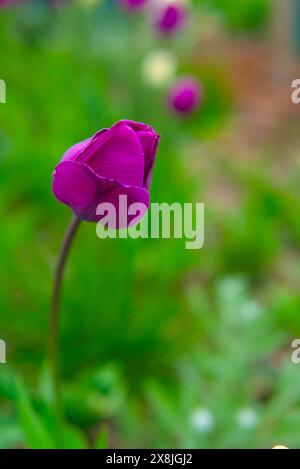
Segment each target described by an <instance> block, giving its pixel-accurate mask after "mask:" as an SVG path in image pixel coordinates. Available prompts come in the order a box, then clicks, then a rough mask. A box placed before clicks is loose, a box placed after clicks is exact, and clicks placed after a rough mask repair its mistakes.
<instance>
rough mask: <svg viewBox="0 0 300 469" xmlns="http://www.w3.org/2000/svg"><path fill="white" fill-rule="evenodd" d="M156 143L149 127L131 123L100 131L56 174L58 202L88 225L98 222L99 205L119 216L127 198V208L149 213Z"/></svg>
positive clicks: (73, 151)
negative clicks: (109, 207)
mask: <svg viewBox="0 0 300 469" xmlns="http://www.w3.org/2000/svg"><path fill="white" fill-rule="evenodd" d="M158 141H159V136H158V135H157V134H156V133H155V131H154V130H153V129H152V128H151V127H150V126H148V125H145V124H142V123H137V122H133V121H129V120H123V121H120V122H118V123H117V124H115V125H114V126H113V127H111V128H110V129H103V130H100V131H99V132H97V133H96V134H95V135H94V136H93V137H90V138H88V139H87V140H84V141H83V142H80V143H77V144H76V145H74V146H73V147H71V148H70V149H69V150H68V151H67V152H66V153H65V154H64V156H63V157H62V160H61V162H60V163H59V164H58V165H57V166H56V168H55V170H54V173H53V193H54V195H55V197H56V198H57V199H58V200H59V201H60V202H62V203H63V204H66V205H68V206H69V207H70V208H71V209H72V210H73V212H74V213H75V214H76V215H77V216H78V217H79V218H81V219H82V220H87V221H98V220H99V219H100V217H99V216H97V214H96V209H97V206H98V205H99V204H101V203H110V204H113V205H114V207H115V208H116V211H118V207H119V205H118V203H119V197H120V196H121V195H126V196H127V199H128V204H133V203H136V202H139V203H142V204H144V205H145V207H149V199H150V196H149V188H150V184H151V179H152V171H153V166H154V162H155V156H156V151H157V146H158ZM141 215H143V214H141ZM129 223H130V219H128V220H127V225H128V224H129ZM116 228H120V227H119V226H116Z"/></svg>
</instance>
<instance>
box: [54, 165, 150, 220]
mask: <svg viewBox="0 0 300 469" xmlns="http://www.w3.org/2000/svg"><path fill="white" fill-rule="evenodd" d="M53 192H54V195H55V197H56V198H57V199H58V200H60V201H61V202H62V203H63V204H65V205H68V206H69V207H71V209H72V210H73V211H74V213H75V214H76V215H77V216H78V217H79V218H81V219H83V220H86V221H99V220H100V219H101V216H99V215H97V214H96V209H97V207H98V205H99V204H101V203H111V204H112V205H113V206H114V207H115V210H116V215H117V225H116V226H115V227H111V228H116V229H120V228H126V227H127V226H128V225H129V223H130V222H131V221H132V219H134V218H135V217H134V216H133V215H132V216H127V213H126V214H123V223H119V221H118V220H119V216H120V213H119V200H120V199H119V197H120V196H121V195H123V196H127V205H128V206H129V205H131V204H133V203H141V204H143V205H144V208H143V210H142V212H141V213H140V214H139V219H140V218H141V217H142V216H143V215H144V214H145V212H146V211H147V209H148V207H149V192H148V191H147V190H146V189H144V188H142V187H135V186H129V185H126V184H121V183H120V182H118V181H114V180H112V179H110V178H106V177H102V176H99V175H98V174H97V173H96V172H95V171H93V170H92V169H91V168H90V167H89V166H88V165H86V164H85V163H82V162H78V161H62V162H61V163H59V164H58V166H57V167H56V169H55V171H54V174H53ZM136 221H137V220H136Z"/></svg>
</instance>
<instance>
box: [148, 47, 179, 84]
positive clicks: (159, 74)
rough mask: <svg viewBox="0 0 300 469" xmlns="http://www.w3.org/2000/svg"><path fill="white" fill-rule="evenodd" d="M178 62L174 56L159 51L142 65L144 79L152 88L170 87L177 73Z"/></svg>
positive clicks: (164, 51)
mask: <svg viewBox="0 0 300 469" xmlns="http://www.w3.org/2000/svg"><path fill="white" fill-rule="evenodd" d="M176 67H177V61H176V57H175V56H174V54H172V53H171V52H168V51H167V50H163V49H159V50H155V51H153V52H151V53H150V54H149V55H147V56H146V58H145V59H144V62H143V64H142V77H143V80H144V81H145V83H147V84H150V85H152V86H158V87H160V86H164V85H168V84H169V83H170V82H171V81H172V79H173V77H174V75H175V73H176Z"/></svg>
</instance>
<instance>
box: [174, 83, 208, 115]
mask: <svg viewBox="0 0 300 469" xmlns="http://www.w3.org/2000/svg"><path fill="white" fill-rule="evenodd" d="M202 97H203V89H202V86H201V85H200V83H199V82H198V81H197V80H196V79H195V78H192V77H184V78H181V79H179V80H178V81H177V82H176V83H175V84H174V85H173V86H172V88H171V90H170V94H169V101H170V105H171V107H172V108H173V109H174V110H175V111H176V112H178V113H180V114H186V113H189V112H192V111H194V110H195V109H196V108H197V107H198V106H199V104H200V101H201V98H202Z"/></svg>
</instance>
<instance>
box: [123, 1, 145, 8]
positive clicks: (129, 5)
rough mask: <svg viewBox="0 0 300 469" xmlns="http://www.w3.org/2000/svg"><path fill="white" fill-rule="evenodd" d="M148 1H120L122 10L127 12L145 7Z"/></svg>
mask: <svg viewBox="0 0 300 469" xmlns="http://www.w3.org/2000/svg"><path fill="white" fill-rule="evenodd" d="M147 2H148V0H120V4H121V6H122V7H123V8H126V9H128V10H139V9H141V8H143V7H144V6H145V4H146V3H147Z"/></svg>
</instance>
